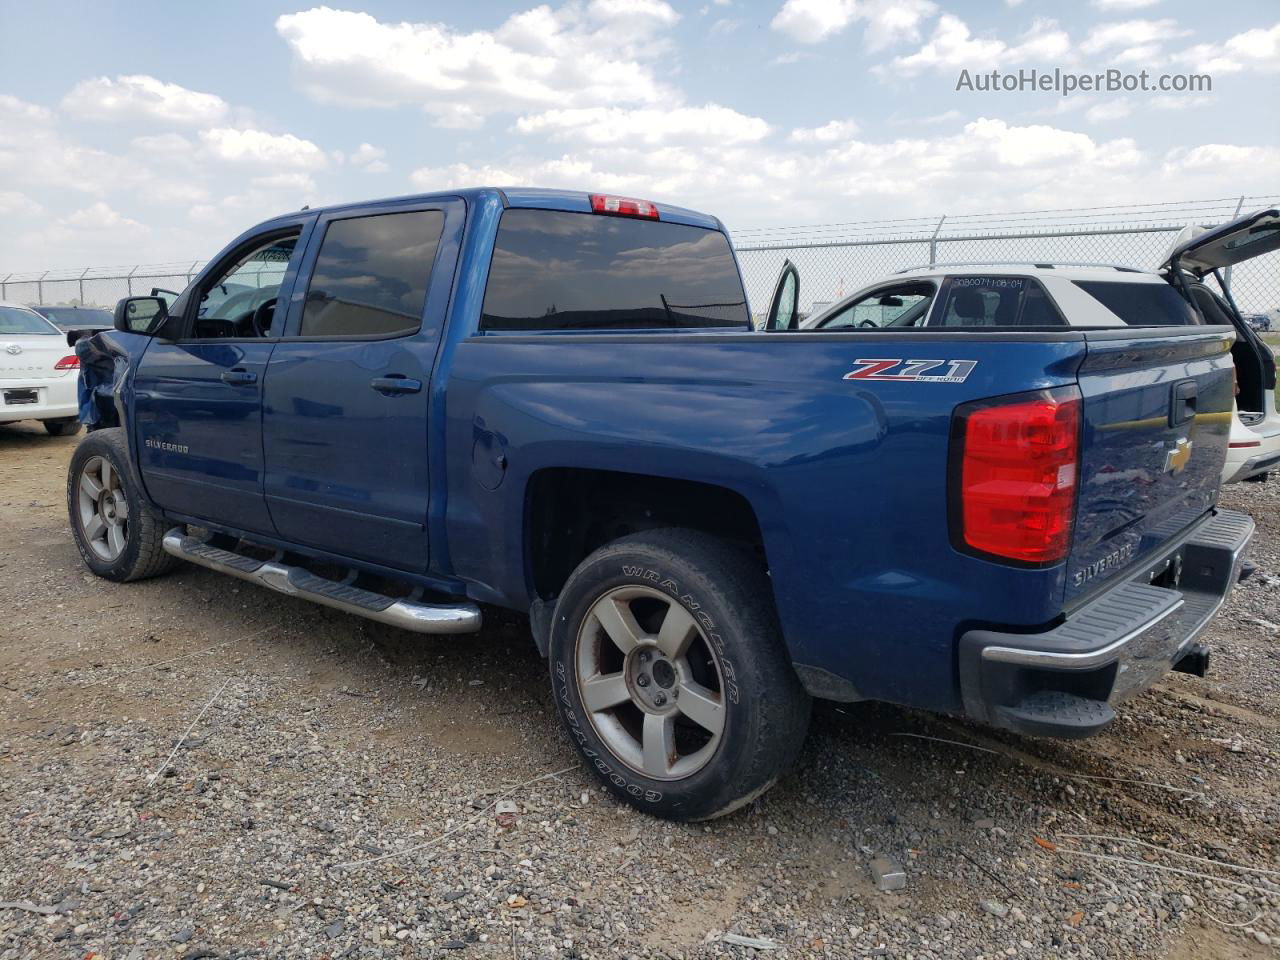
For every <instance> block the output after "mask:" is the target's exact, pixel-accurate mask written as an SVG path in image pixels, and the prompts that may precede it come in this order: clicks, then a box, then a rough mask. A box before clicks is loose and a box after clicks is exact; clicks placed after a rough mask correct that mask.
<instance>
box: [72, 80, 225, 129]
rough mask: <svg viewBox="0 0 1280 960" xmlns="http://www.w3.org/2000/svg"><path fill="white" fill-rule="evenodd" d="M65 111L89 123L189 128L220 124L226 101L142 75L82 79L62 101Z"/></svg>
mask: <svg viewBox="0 0 1280 960" xmlns="http://www.w3.org/2000/svg"><path fill="white" fill-rule="evenodd" d="M62 106H63V108H64V109H65V110H67V112H69V113H73V114H76V115H77V116H81V117H86V118H88V119H91V120H118V119H125V118H127V119H137V118H139V117H145V118H150V119H154V120H162V121H165V122H166V123H178V124H190V125H192V126H196V125H202V124H213V123H218V122H220V121H222V120H223V119H224V118H225V117H226V116H227V114H228V112H229V111H230V107H229V106H228V105H227V102H226V101H225V100H223V99H222V98H221V97H219V96H216V95H215V94H212V93H199V92H197V91H195V90H188V89H187V88H186V87H182V86H179V85H178V84H176V83H165V82H163V81H161V80H157V79H156V78H155V77H149V76H146V75H143V74H137V75H133V76H118V77H116V78H115V79H114V80H113V79H111V78H110V77H94V78H92V79H89V80H82V81H81V82H80V83H78V84H76V85H75V86H74V87H73V88H72V89H71V92H70V93H68V94H67V95H66V96H65V97H63V99H62Z"/></svg>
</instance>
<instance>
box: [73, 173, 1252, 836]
mask: <svg viewBox="0 0 1280 960" xmlns="http://www.w3.org/2000/svg"><path fill="white" fill-rule="evenodd" d="M784 287H785V284H780V288H779V291H778V294H777V295H776V296H775V298H774V299H775V303H774V310H777V309H780V308H782V309H791V310H794V307H795V304H794V302H792V303H791V304H790V306H789V307H788V306H785V304H784V301H786V299H787V297H788V296H792V297H793V296H794V294H795V288H794V282H793V283H792V285H791V288H790V290H789V291H788V290H787V289H784ZM170 304H171V305H170ZM1233 337H1234V333H1233V330H1232V329H1231V328H1230V327H1219V326H1208V325H1204V324H1194V325H1187V326H1180V327H1165V326H1156V327H1123V328H1116V329H1110V328H1090V329H1073V328H1036V327H1025V328H1020V329H1017V330H991V329H985V330H984V329H963V328H951V329H945V330H939V329H902V330H875V331H867V330H856V329H854V330H843V331H840V332H837V333H832V332H823V331H821V330H815V331H803V330H802V331H795V332H792V333H788V334H786V335H782V334H779V333H771V332H755V331H753V330H752V328H751V322H750V317H749V314H748V308H747V304H746V300H745V295H744V293H743V287H742V283H741V280H740V277H739V273H738V269H737V264H736V260H735V258H734V255H733V252H732V248H731V246H730V244H729V241H728V238H727V236H726V234H725V232H724V230H723V228H722V226H721V224H720V222H719V221H718V220H716V219H715V218H713V217H709V216H705V215H703V214H698V213H694V212H692V211H688V210H683V209H679V208H675V207H670V206H666V205H655V204H651V203H648V202H645V201H636V200H629V199H626V198H617V197H610V196H602V195H588V194H585V193H574V192H566V191H549V190H531V189H519V190H506V191H501V190H496V189H476V190H462V191H455V192H450V193H446V194H438V195H426V196H416V197H410V198H405V199H400V200H393V201H381V202H377V203H367V204H356V205H351V206H343V207H334V208H329V209H323V210H308V211H302V212H298V213H295V214H289V215H286V216H283V217H279V218H276V219H274V220H271V221H268V222H266V223H263V224H260V225H259V226H257V227H254V228H253V229H252V230H249V231H248V232H246V233H245V234H243V235H242V236H240V237H239V238H237V239H236V240H235V241H234V242H232V243H231V244H230V245H229V246H228V247H227V248H226V249H225V250H224V251H223V252H222V253H221V254H219V255H218V256H217V257H216V258H215V259H214V260H213V261H211V262H210V264H209V266H208V267H207V268H206V269H205V270H204V271H203V272H202V273H201V275H200V276H199V277H197V278H196V280H195V281H194V282H193V283H192V284H191V286H190V287H189V288H188V289H187V290H186V291H185V292H183V293H182V295H181V296H179V297H177V299H176V300H173V301H170V300H168V299H167V298H166V299H162V298H153V297H135V298H130V299H127V300H124V301H121V303H120V304H119V305H118V306H117V309H116V316H115V329H114V330H112V331H108V332H105V333H102V334H99V335H97V336H95V337H93V338H90V339H88V340H85V341H81V342H80V343H79V344H78V345H77V352H78V354H79V357H80V360H81V369H82V376H81V401H82V402H81V417H82V419H83V420H84V421H85V422H86V423H87V424H88V425H89V427H90V430H91V432H90V433H88V435H87V436H86V437H85V438H84V439H83V441H82V442H81V444H80V447H79V448H78V450H77V452H76V454H75V457H74V458H73V461H72V464H71V468H70V473H69V476H68V488H67V489H68V508H69V511H70V515H71V521H72V523H71V526H72V530H73V533H74V535H75V539H76V542H77V544H78V546H79V549H80V552H81V554H82V556H83V557H84V560H85V562H86V563H87V564H88V566H89V567H90V568H91V569H92V570H93V571H94V572H95V573H97V574H99V575H100V576H104V577H107V578H109V579H113V580H118V581H128V580H135V579H139V578H143V577H148V576H153V575H156V574H159V573H161V572H164V571H166V570H168V569H170V568H171V567H172V565H173V563H174V562H175V561H176V560H178V559H182V560H187V561H190V562H193V563H196V564H200V565H203V566H206V567H211V568H214V569H217V570H220V571H223V572H225V573H228V574H231V575H233V576H237V577H240V578H243V579H247V580H250V581H253V582H256V583H258V584H260V585H262V586H265V587H268V588H271V589H274V590H278V591H281V592H284V593H287V594H291V595H295V596H298V597H302V598H306V599H309V600H313V601H316V602H319V603H323V604H327V605H329V606H332V607H336V608H339V609H342V610H345V611H348V612H350V613H353V614H358V615H361V616H365V617H370V618H372V619H375V620H379V621H382V622H385V623H390V624H394V625H396V626H399V627H403V628H406V629H409V630H417V631H420V632H423V633H442V634H460V633H469V632H474V631H477V630H479V628H480V624H481V606H482V605H496V606H500V607H506V608H510V609H514V610H518V611H521V612H525V613H528V614H529V618H530V624H531V628H532V634H533V641H534V642H535V643H536V644H537V646H538V649H539V650H540V651H541V652H542V653H543V654H544V655H545V656H546V657H547V658H548V660H549V666H550V674H551V681H552V685H553V690H554V695H555V698H556V702H557V704H558V707H559V709H560V712H561V714H562V719H563V722H564V725H565V728H566V730H567V732H568V733H569V735H570V737H571V739H572V741H573V743H574V744H575V746H576V747H577V748H578V749H579V750H580V752H581V753H582V755H583V757H584V759H585V760H586V761H587V762H588V763H589V765H590V766H591V767H592V768H593V769H594V770H595V771H596V772H597V774H598V775H599V776H600V777H601V779H602V780H603V781H604V783H605V784H606V785H607V786H608V787H609V789H611V790H612V791H613V792H615V793H616V794H617V795H618V796H619V797H621V798H622V799H624V800H626V801H628V802H630V803H633V804H635V805H636V806H638V807H640V808H641V809H644V810H647V811H650V812H652V813H654V814H657V815H660V816H667V817H673V818H680V819H701V818H707V817H712V816H717V815H720V814H723V813H727V812H729V811H730V810H733V809H735V808H736V807H738V806H740V805H742V804H743V803H745V802H747V801H749V800H750V799H751V798H752V797H754V796H756V795H758V794H759V793H761V792H763V791H764V790H766V789H767V788H768V787H769V786H770V785H772V784H773V783H774V782H775V780H776V779H777V778H778V777H779V776H780V775H781V774H782V773H783V772H784V771H785V769H786V767H787V765H788V763H789V762H790V761H791V760H792V759H794V757H795V756H796V754H797V749H796V745H797V743H798V742H799V741H800V739H801V738H802V737H803V735H804V731H805V729H806V726H807V723H808V717H809V705H810V698H811V697H822V698H828V699H834V700H842V701H854V700H862V699H873V700H883V701H890V702H893V703H898V704H905V705H908V706H912V707H919V708H923V709H927V710H932V711H939V712H950V713H957V714H965V715H968V716H970V717H973V718H976V719H979V720H982V721H985V722H988V723H991V724H994V725H997V726H1001V727H1005V728H1008V729H1011V730H1015V731H1019V732H1023V733H1027V734H1033V735H1048V736H1066V737H1077V736H1086V735H1088V734H1091V733H1094V732H1096V731H1098V730H1100V729H1102V728H1103V727H1104V726H1105V725H1106V724H1107V723H1108V722H1109V721H1110V720H1111V719H1112V718H1113V717H1114V715H1115V713H1114V709H1115V706H1116V704H1118V703H1119V702H1120V701H1121V700H1122V699H1123V698H1124V697H1126V696H1129V695H1131V694H1133V693H1135V692H1138V691H1140V690H1142V689H1144V688H1146V687H1147V686H1149V685H1150V684H1151V683H1153V682H1154V681H1155V680H1156V679H1157V678H1158V677H1159V676H1160V675H1162V674H1163V673H1164V672H1166V671H1168V670H1169V669H1182V670H1188V671H1191V672H1196V673H1203V671H1204V669H1205V667H1206V666H1207V661H1208V652H1207V650H1206V649H1205V648H1204V647H1203V646H1202V645H1201V644H1199V643H1198V642H1197V639H1196V638H1197V636H1198V634H1199V633H1200V631H1201V630H1202V628H1203V627H1204V626H1205V624H1206V623H1207V622H1208V621H1209V619H1210V618H1211V617H1212V616H1213V614H1214V612H1215V611H1216V610H1217V609H1218V607H1219V606H1220V605H1221V603H1222V602H1223V600H1224V599H1225V597H1226V595H1227V594H1228V592H1229V591H1230V590H1231V588H1232V586H1233V585H1234V583H1235V582H1236V580H1237V579H1238V578H1239V577H1240V576H1241V572H1242V568H1243V567H1244V559H1243V558H1244V551H1245V549H1246V545H1247V543H1248V541H1249V538H1250V536H1251V534H1252V530H1253V524H1252V521H1251V520H1250V519H1249V518H1248V517H1245V516H1243V515H1239V514H1233V513H1229V512H1227V511H1223V510H1219V509H1218V508H1216V506H1215V503H1216V499H1217V490H1218V482H1219V475H1220V473H1221V470H1222V466H1223V462H1224V458H1225V455H1226V450H1227V436H1228V431H1229V429H1230V417H1231V410H1232V364H1231V353H1230V351H1231V347H1232V342H1233Z"/></svg>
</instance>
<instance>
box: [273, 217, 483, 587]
mask: <svg viewBox="0 0 1280 960" xmlns="http://www.w3.org/2000/svg"><path fill="white" fill-rule="evenodd" d="M464 214H465V207H464V204H463V202H462V201H461V200H446V201H444V202H441V201H439V200H436V201H431V202H424V201H414V202H405V203H389V204H385V205H383V206H381V207H374V208H370V207H362V208H361V209H360V210H359V211H349V210H348V211H334V212H332V213H328V214H324V215H322V216H321V218H320V220H319V221H318V222H317V224H316V228H315V235H314V238H313V239H312V241H311V243H310V245H309V248H308V252H307V255H306V257H305V258H304V261H303V264H302V267H301V273H300V279H299V282H298V284H297V287H296V292H295V294H294V297H293V301H292V303H291V304H290V307H289V316H288V320H287V322H286V328H285V334H286V335H285V337H284V339H283V340H281V342H280V344H279V345H278V346H277V347H276V349H275V352H274V353H273V354H272V356H271V362H270V364H269V366H268V369H267V375H266V386H265V394H264V406H263V451H264V455H265V458H266V488H265V489H266V500H267V506H268V509H269V510H270V512H271V518H272V520H273V522H274V524H275V528H276V530H277V531H278V532H279V534H280V536H282V537H284V538H285V539H287V540H290V541H293V542H295V543H299V544H303V545H306V546H311V547H315V548H317V549H320V550H323V551H326V552H329V553H333V554H337V555H340V556H343V557H351V558H354V559H358V560H365V561H368V562H371V563H376V564H379V565H381V566H385V567H391V568H395V569H400V570H407V571H424V570H425V569H426V566H427V533H426V524H427V505H428V497H429V493H430V487H429V483H428V471H427V463H428V451H427V442H428V435H429V431H428V423H427V413H428V408H429V406H430V397H431V390H430V380H431V369H432V365H433V364H434V362H435V355H436V347H437V345H438V343H439V340H440V334H441V329H442V327H443V325H444V316H445V309H446V307H447V306H448V303H449V293H450V288H451V286H452V283H453V271H454V265H455V264H456V262H457V258H458V244H459V240H460V238H461V233H462V225H463V220H464Z"/></svg>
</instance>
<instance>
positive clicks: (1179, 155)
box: [1165, 143, 1280, 182]
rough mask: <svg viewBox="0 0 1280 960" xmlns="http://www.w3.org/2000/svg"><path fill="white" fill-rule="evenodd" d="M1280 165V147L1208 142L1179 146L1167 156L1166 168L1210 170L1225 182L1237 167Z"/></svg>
mask: <svg viewBox="0 0 1280 960" xmlns="http://www.w3.org/2000/svg"><path fill="white" fill-rule="evenodd" d="M1278 168H1280V147H1242V146H1236V145H1234V144H1226V143H1206V144H1204V145H1202V146H1199V147H1190V148H1177V149H1174V150H1171V151H1169V153H1168V155H1167V156H1166V158H1165V170H1166V171H1173V172H1190V173H1207V174H1209V175H1210V176H1212V177H1214V178H1219V179H1221V181H1222V182H1231V181H1230V175H1231V172H1232V171H1233V170H1243V169H1252V170H1276V169H1278Z"/></svg>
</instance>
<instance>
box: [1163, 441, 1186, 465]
mask: <svg viewBox="0 0 1280 960" xmlns="http://www.w3.org/2000/svg"><path fill="white" fill-rule="evenodd" d="M1190 459H1191V441H1190V440H1179V441H1178V442H1177V443H1176V444H1175V445H1174V447H1173V449H1172V450H1170V451H1169V452H1168V453H1166V454H1165V455H1164V472H1165V473H1181V472H1182V469H1183V468H1184V467H1185V466H1186V465H1187V461H1188V460H1190Z"/></svg>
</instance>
